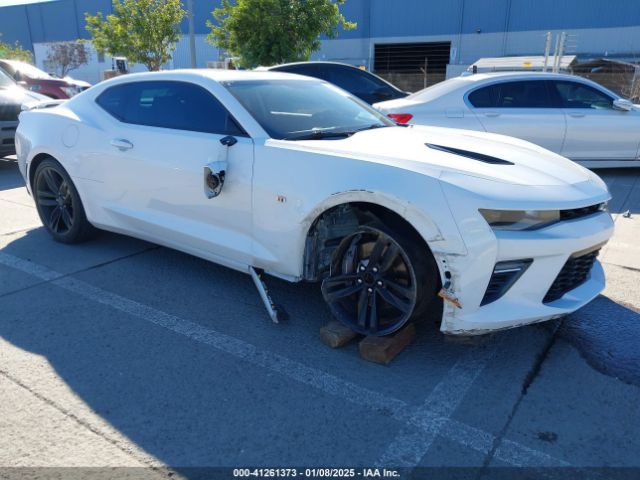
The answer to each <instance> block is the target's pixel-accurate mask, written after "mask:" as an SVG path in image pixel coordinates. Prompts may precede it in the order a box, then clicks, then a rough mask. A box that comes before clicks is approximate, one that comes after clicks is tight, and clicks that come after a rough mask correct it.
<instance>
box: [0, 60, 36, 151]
mask: <svg viewBox="0 0 640 480" xmlns="http://www.w3.org/2000/svg"><path fill="white" fill-rule="evenodd" d="M46 99H47V97H44V96H42V95H39V94H37V93H34V92H29V91H27V90H25V89H24V88H22V87H20V86H19V85H17V84H16V82H14V81H13V79H12V78H10V77H9V76H7V75H5V74H4V73H2V71H0V158H2V157H6V156H7V155H13V154H14V153H16V151H15V145H14V136H15V133H16V128H17V127H18V115H19V114H20V110H21V109H22V108H23V107H24V106H25V105H26V104H29V103H31V102H38V101H40V100H46Z"/></svg>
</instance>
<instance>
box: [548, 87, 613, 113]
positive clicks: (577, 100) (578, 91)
mask: <svg viewBox="0 0 640 480" xmlns="http://www.w3.org/2000/svg"><path fill="white" fill-rule="evenodd" d="M553 83H554V86H555V89H556V91H557V92H558V95H559V97H560V101H561V105H562V106H563V107H564V108H591V109H595V110H608V109H612V108H613V98H611V97H610V96H609V95H606V94H605V93H603V92H601V91H599V90H596V89H595V88H593V87H590V86H589V85H584V84H582V83H578V82H568V81H567V82H560V81H555V82H553Z"/></svg>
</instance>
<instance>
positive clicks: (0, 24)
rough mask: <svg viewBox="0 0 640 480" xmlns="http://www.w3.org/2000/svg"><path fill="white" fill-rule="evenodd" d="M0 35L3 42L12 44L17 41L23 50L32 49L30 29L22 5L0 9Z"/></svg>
mask: <svg viewBox="0 0 640 480" xmlns="http://www.w3.org/2000/svg"><path fill="white" fill-rule="evenodd" d="M0 33H2V37H0V40H1V41H3V42H7V43H11V44H13V43H14V42H16V41H18V42H20V45H22V47H23V48H26V49H31V48H32V42H31V29H30V28H29V20H28V17H27V9H26V8H25V6H24V5H15V6H11V7H2V8H0Z"/></svg>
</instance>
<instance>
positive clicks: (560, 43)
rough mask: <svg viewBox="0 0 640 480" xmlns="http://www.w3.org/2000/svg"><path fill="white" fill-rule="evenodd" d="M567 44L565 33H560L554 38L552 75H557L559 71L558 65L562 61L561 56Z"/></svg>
mask: <svg viewBox="0 0 640 480" xmlns="http://www.w3.org/2000/svg"><path fill="white" fill-rule="evenodd" d="M566 43H567V33H566V32H562V33H561V34H560V35H558V36H556V49H555V52H554V54H553V55H554V59H553V60H554V61H553V73H558V72H559V71H560V65H561V61H562V56H563V55H564V47H565V44H566Z"/></svg>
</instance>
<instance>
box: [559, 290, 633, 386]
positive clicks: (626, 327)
mask: <svg viewBox="0 0 640 480" xmlns="http://www.w3.org/2000/svg"><path fill="white" fill-rule="evenodd" d="M558 334H559V335H560V337H561V338H563V339H564V340H567V341H568V342H569V343H571V344H572V345H573V346H574V347H576V348H577V349H578V350H579V351H580V354H581V355H582V356H583V357H584V358H585V359H586V360H587V362H589V364H590V365H591V366H592V367H593V368H595V369H596V370H598V371H599V372H601V373H604V374H605V375H609V376H612V377H617V378H619V379H620V380H622V381H624V382H626V383H630V384H633V385H638V386H640V348H639V346H638V345H639V344H640V313H638V312H636V311H634V310H632V309H630V308H627V307H625V306H623V305H620V304H618V303H615V302H614V301H612V300H610V299H608V298H606V297H603V296H600V297H598V298H597V299H595V300H594V301H593V302H591V303H590V304H589V305H588V306H586V307H584V308H583V309H581V310H579V311H578V312H576V313H574V314H572V315H569V316H567V317H566V318H565V319H564V321H563V322H562V325H561V327H560V329H559V331H558Z"/></svg>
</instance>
